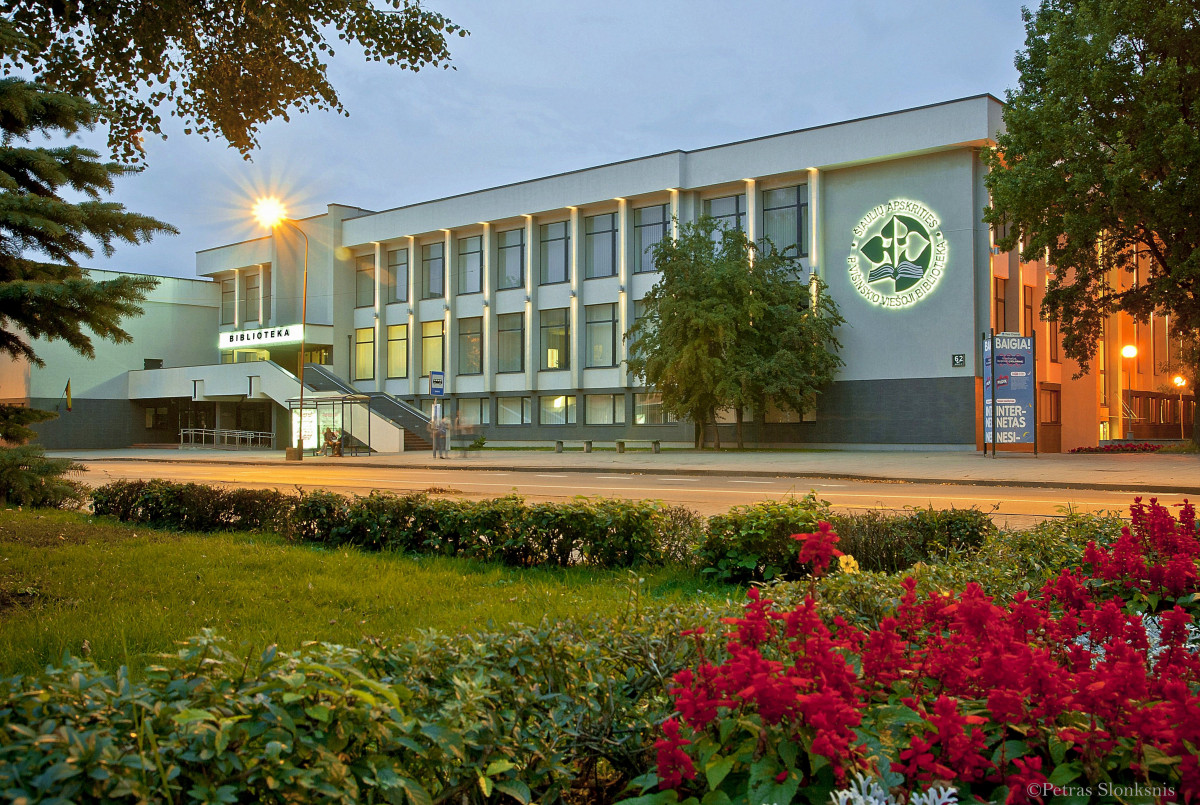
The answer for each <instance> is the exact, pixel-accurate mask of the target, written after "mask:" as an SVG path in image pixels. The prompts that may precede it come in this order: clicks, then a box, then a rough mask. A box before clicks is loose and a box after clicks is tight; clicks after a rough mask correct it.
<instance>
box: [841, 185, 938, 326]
mask: <svg viewBox="0 0 1200 805" xmlns="http://www.w3.org/2000/svg"><path fill="white" fill-rule="evenodd" d="M941 226H942V225H941V221H939V220H938V217H937V216H936V215H934V214H933V213H932V212H931V211H930V210H929V208H928V207H926V206H925V205H924V204H921V203H920V202H917V201H909V200H908V199H892V200H891V201H888V202H886V203H884V204H880V205H878V206H876V207H872V208H871V209H870V210H869V211H868V212H867V214H866V215H864V216H863V217H862V219H861V220H860V221H859V222H858V224H857V225H856V226H855V227H854V241H853V242H852V243H851V244H850V256H849V257H848V258H847V260H846V262H847V263H848V264H849V267H850V283H851V284H852V285H853V286H854V288H855V290H857V291H858V292H859V293H860V294H861V295H862V297H863V298H864V299H866V300H867V301H868V302H870V303H871V304H873V305H879V306H880V307H885V308H902V307H908V306H910V305H915V304H916V303H917V302H920V301H921V300H922V299H924V298H925V297H926V296H928V295H929V294H930V292H932V291H933V289H934V288H935V287H936V286H937V284H938V280H940V279H941V278H942V274H944V273H945V272H946V256H947V248H946V238H945V237H944V236H943V235H942V230H941Z"/></svg>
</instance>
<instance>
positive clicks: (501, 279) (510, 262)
mask: <svg viewBox="0 0 1200 805" xmlns="http://www.w3.org/2000/svg"><path fill="white" fill-rule="evenodd" d="M496 237H497V249H496V257H497V260H498V262H499V265H498V266H497V271H496V278H497V284H498V286H499V288H500V290H504V289H505V288H520V287H521V286H522V285H524V284H525V230H524V229H509V230H508V231H506V232H501V233H500V234H499V235H497V236H496Z"/></svg>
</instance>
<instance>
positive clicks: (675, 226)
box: [667, 188, 682, 238]
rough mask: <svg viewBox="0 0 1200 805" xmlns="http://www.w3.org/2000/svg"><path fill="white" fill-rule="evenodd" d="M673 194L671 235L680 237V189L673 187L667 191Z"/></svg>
mask: <svg viewBox="0 0 1200 805" xmlns="http://www.w3.org/2000/svg"><path fill="white" fill-rule="evenodd" d="M667 192H669V193H670V194H671V237H672V238H677V237H679V222H680V218H681V217H682V213H680V211H679V190H678V189H677V188H671V189H670V190H669V191H667Z"/></svg>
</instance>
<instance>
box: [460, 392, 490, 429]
mask: <svg viewBox="0 0 1200 805" xmlns="http://www.w3.org/2000/svg"><path fill="white" fill-rule="evenodd" d="M454 405H455V408H454V410H455V413H456V415H457V420H458V421H457V422H456V423H455V424H460V425H486V424H488V422H490V421H491V412H492V401H491V400H489V399H488V398H487V397H465V398H459V400H458V401H457V402H456V403H455V404H454Z"/></svg>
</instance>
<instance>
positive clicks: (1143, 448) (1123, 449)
mask: <svg viewBox="0 0 1200 805" xmlns="http://www.w3.org/2000/svg"><path fill="white" fill-rule="evenodd" d="M1162 449H1163V446H1162V445H1161V444H1152V443H1150V442H1122V443H1118V444H1102V445H1100V446H1099V447H1073V448H1071V449H1070V450H1068V451H1067V452H1068V453H1157V452H1158V451H1159V450H1162Z"/></svg>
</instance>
